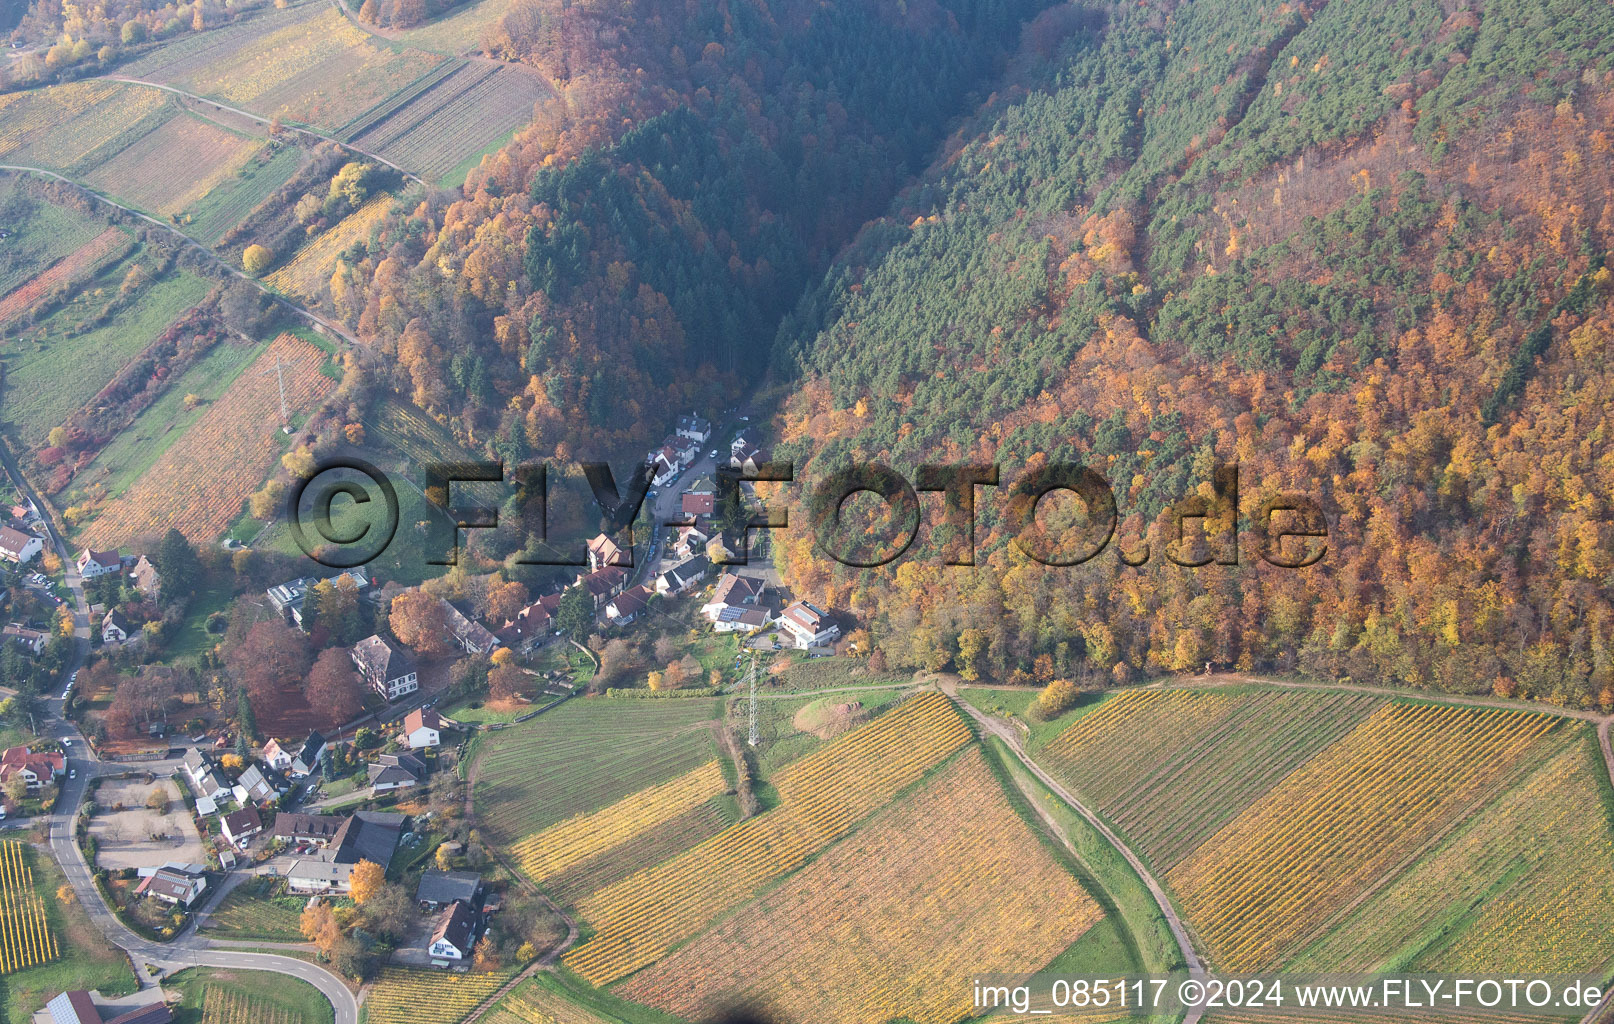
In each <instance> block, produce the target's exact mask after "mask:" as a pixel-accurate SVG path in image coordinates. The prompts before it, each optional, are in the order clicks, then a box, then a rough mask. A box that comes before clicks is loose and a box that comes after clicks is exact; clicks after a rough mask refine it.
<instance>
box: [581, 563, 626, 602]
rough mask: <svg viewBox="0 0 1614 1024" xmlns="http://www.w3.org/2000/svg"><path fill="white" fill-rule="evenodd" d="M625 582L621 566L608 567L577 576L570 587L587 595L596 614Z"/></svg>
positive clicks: (624, 573) (624, 574)
mask: <svg viewBox="0 0 1614 1024" xmlns="http://www.w3.org/2000/svg"><path fill="white" fill-rule="evenodd" d="M627 582H628V573H627V570H625V569H623V568H622V567H621V566H616V565H608V566H606V567H605V568H603V569H597V570H595V571H594V572H590V573H585V574H583V575H580V576H578V577H577V579H576V580H575V581H574V582H573V583H572V586H574V587H582V588H583V589H584V591H586V592H587V593H588V598H589V603H590V604H591V605H592V606H593V608H594V610H595V611H596V612H598V611H599V610H600V609H601V608H602V607H604V606H605V603H606V602H607V601H609V600H610V599H611V598H613V597H615V596H616V595H617V594H618V593H619V592H620V591H621V590H622V588H623V587H624V586H626V585H627Z"/></svg>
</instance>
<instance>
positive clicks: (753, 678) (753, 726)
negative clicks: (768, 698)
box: [750, 651, 757, 747]
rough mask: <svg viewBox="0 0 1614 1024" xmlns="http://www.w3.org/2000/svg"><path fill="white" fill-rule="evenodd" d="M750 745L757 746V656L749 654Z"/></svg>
mask: <svg viewBox="0 0 1614 1024" xmlns="http://www.w3.org/2000/svg"><path fill="white" fill-rule="evenodd" d="M750 675H751V745H752V746H753V747H754V746H756V745H757V656H756V652H754V651H753V652H752V653H751V671H750Z"/></svg>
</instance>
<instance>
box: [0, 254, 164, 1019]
mask: <svg viewBox="0 0 1614 1024" xmlns="http://www.w3.org/2000/svg"><path fill="white" fill-rule="evenodd" d="M3 234H4V232H0V235H3ZM160 991H161V990H159V992H160ZM44 1012H45V1015H46V1018H47V1019H48V1021H49V1024H103V1022H102V1019H101V1011H100V1010H98V1009H96V1006H95V1000H94V999H92V998H91V997H90V993H88V992H86V991H84V990H82V989H78V990H75V991H72V992H63V993H62V994H61V995H59V996H57V997H56V998H54V999H52V1000H51V1001H50V1002H48V1003H46V1004H45V1011H44ZM109 1012H110V1013H111V1014H112V1017H111V1018H110V1019H109V1020H106V1021H105V1024H172V1022H173V1020H174V1014H173V1012H172V1011H170V1010H169V1009H168V1004H167V1003H165V1002H162V1001H160V1000H159V1001H158V1002H154V1003H147V1004H145V1005H144V1006H136V1007H134V1008H132V1009H127V1010H125V1009H123V1007H122V1006H121V1005H115V1006H114V1007H113V1008H112V1009H111V1010H109ZM34 1019H35V1020H38V1019H39V1015H38V1014H35V1015H34Z"/></svg>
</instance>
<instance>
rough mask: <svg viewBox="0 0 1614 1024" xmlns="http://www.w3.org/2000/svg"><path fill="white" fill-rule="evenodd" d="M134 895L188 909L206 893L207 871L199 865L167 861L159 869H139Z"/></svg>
mask: <svg viewBox="0 0 1614 1024" xmlns="http://www.w3.org/2000/svg"><path fill="white" fill-rule="evenodd" d="M140 876H141V877H140V884H139V885H138V886H136V887H135V893H136V894H138V895H141V896H155V897H156V898H157V899H159V900H161V901H162V902H164V903H171V904H174V905H176V906H183V907H187V908H188V907H190V906H191V905H192V904H194V903H195V902H196V901H197V899H198V898H200V897H201V895H202V893H204V892H206V891H207V869H206V868H205V867H203V866H202V865H200V864H180V863H177V862H175V861H169V862H168V863H166V864H164V865H163V866H162V867H160V868H141V869H140Z"/></svg>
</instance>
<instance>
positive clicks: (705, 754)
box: [475, 697, 721, 848]
mask: <svg viewBox="0 0 1614 1024" xmlns="http://www.w3.org/2000/svg"><path fill="white" fill-rule="evenodd" d="M720 703H721V702H720V701H718V700H717V699H715V698H714V699H709V700H708V699H702V698H698V697H692V698H687V699H678V700H667V701H648V700H647V701H628V700H611V699H609V698H605V697H590V698H582V699H573V700H570V701H567V702H566V703H565V704H562V705H561V706H560V707H558V708H555V709H554V710H552V711H548V712H545V713H544V714H542V715H539V716H538V717H537V718H535V719H533V720H532V721H530V722H525V723H523V724H521V725H517V726H514V727H512V728H509V729H504V730H500V731H499V732H496V733H491V734H489V735H488V736H487V737H486V739H485V740H484V741H483V743H482V747H481V752H480V757H479V760H478V762H477V767H476V773H477V781H476V791H475V794H476V797H475V798H476V812H477V815H476V816H477V820H478V822H479V824H480V827H481V828H482V829H483V831H484V832H485V833H486V834H487V835H488V836H489V838H490V839H493V840H494V841H495V842H497V843H499V844H500V845H502V846H505V847H506V848H509V847H512V846H514V844H516V843H517V842H520V841H521V840H522V839H525V838H526V837H527V836H529V835H531V834H532V833H534V832H538V831H540V830H542V829H544V828H547V827H549V826H551V825H554V824H556V823H557V822H560V821H564V820H566V819H568V818H571V817H573V816H574V815H577V814H580V813H582V814H586V813H591V812H593V811H597V810H599V809H601V808H604V807H606V806H608V805H610V804H613V803H615V802H617V801H618V800H621V799H623V798H625V797H627V796H629V795H631V794H633V793H637V792H639V791H640V790H643V789H645V788H647V787H650V786H654V785H658V784H660V783H663V782H666V781H667V780H668V779H672V778H676V777H678V776H680V775H683V774H685V773H686V772H690V771H693V770H695V769H697V768H699V767H700V766H701V765H703V764H706V763H707V762H709V761H711V760H712V759H713V758H714V757H716V756H717V743H716V740H715V739H714V738H713V735H712V726H713V723H714V721H715V719H716V717H717V715H718V712H719V709H720ZM579 766H585V768H584V769H582V770H580V767H579Z"/></svg>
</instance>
